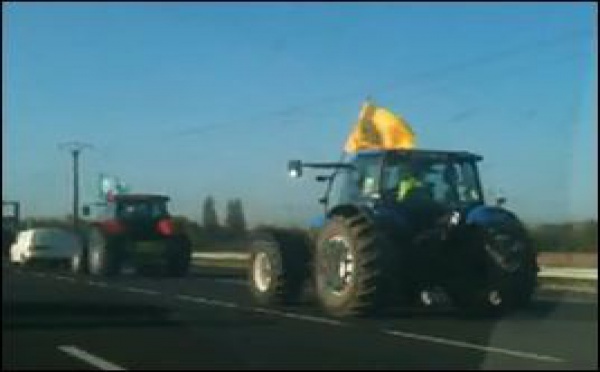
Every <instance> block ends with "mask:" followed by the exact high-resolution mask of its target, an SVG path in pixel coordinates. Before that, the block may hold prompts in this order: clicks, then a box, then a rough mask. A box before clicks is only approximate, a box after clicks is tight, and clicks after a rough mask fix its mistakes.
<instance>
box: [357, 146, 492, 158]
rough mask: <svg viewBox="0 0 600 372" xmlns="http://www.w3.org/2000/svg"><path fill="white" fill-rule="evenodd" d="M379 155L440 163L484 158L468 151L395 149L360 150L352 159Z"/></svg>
mask: <svg viewBox="0 0 600 372" xmlns="http://www.w3.org/2000/svg"><path fill="white" fill-rule="evenodd" d="M378 154H397V155H399V156H406V157H407V158H412V159H423V160H434V161H435V160H438V161H452V160H455V161H461V160H463V161H464V160H468V161H480V160H483V157H482V156H481V155H478V154H474V153H471V152H468V151H443V150H427V149H395V150H360V151H357V152H356V153H354V154H353V156H352V157H351V159H355V158H357V157H361V156H369V155H378Z"/></svg>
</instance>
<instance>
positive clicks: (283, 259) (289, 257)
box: [248, 229, 310, 306]
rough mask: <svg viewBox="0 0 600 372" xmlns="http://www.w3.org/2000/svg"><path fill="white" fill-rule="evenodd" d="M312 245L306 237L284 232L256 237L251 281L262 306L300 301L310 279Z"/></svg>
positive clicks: (251, 256)
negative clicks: (310, 247) (310, 248)
mask: <svg viewBox="0 0 600 372" xmlns="http://www.w3.org/2000/svg"><path fill="white" fill-rule="evenodd" d="M309 261H310V252H309V242H308V238H307V236H306V235H304V234H303V233H300V232H298V233H296V232H291V231H283V230H275V229H272V230H263V231H259V232H256V233H254V234H253V236H252V237H251V245H250V264H249V266H248V280H249V283H250V291H251V294H252V297H253V298H254V299H255V300H256V302H258V303H259V304H261V305H265V306H274V305H284V304H292V303H295V302H298V300H299V299H300V298H301V297H302V294H303V293H304V291H305V289H306V285H307V284H308V280H309V270H310V267H309Z"/></svg>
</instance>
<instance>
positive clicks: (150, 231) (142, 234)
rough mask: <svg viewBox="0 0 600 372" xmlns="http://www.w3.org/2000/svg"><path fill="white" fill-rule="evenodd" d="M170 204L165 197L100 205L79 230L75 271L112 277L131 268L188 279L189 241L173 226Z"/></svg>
mask: <svg viewBox="0 0 600 372" xmlns="http://www.w3.org/2000/svg"><path fill="white" fill-rule="evenodd" d="M168 201H169V197H167V196H163V195H148V194H121V195H114V196H112V197H111V198H109V199H108V200H107V202H106V203H101V204H100V205H99V206H100V208H99V210H98V211H97V212H96V213H95V216H94V217H93V218H92V219H90V220H88V221H87V223H86V224H85V227H83V228H82V230H81V231H82V239H83V244H82V249H81V251H80V252H79V253H78V254H76V255H75V256H73V259H72V262H71V268H72V270H73V271H74V272H75V273H78V274H83V273H89V274H91V275H95V276H111V275H116V274H119V273H120V272H121V269H122V268H123V266H124V265H125V264H129V265H131V266H134V267H135V268H136V271H137V272H138V273H149V272H151V271H152V272H156V271H160V272H162V273H163V274H165V275H167V276H184V275H186V274H187V272H188V271H189V266H190V261H191V243H190V240H189V239H188V238H187V236H185V234H183V233H181V232H178V231H177V229H176V228H175V226H174V224H173V221H172V219H171V217H170V215H169V213H168V211H167V202H168ZM83 215H84V216H86V217H87V216H90V207H89V206H85V207H84V208H83Z"/></svg>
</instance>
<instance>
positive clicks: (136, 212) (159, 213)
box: [117, 201, 167, 219]
mask: <svg viewBox="0 0 600 372" xmlns="http://www.w3.org/2000/svg"><path fill="white" fill-rule="evenodd" d="M165 216H167V208H166V205H165V203H164V202H160V201H135V202H133V201H130V202H122V203H119V205H118V206H117V217H118V218H122V219H140V218H142V219H156V218H161V217H165Z"/></svg>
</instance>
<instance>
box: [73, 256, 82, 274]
mask: <svg viewBox="0 0 600 372" xmlns="http://www.w3.org/2000/svg"><path fill="white" fill-rule="evenodd" d="M71 268H72V269H73V271H75V272H79V269H80V268H81V255H80V254H79V253H78V254H76V255H74V256H73V258H71Z"/></svg>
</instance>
